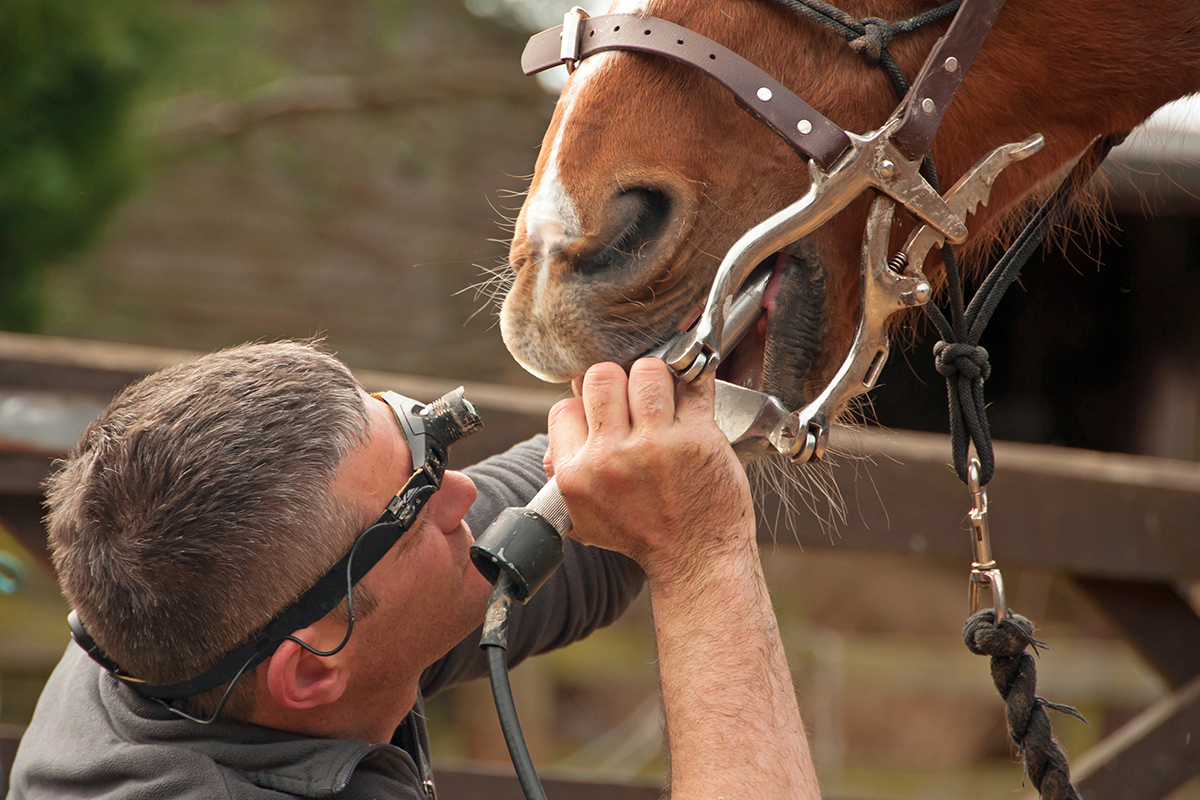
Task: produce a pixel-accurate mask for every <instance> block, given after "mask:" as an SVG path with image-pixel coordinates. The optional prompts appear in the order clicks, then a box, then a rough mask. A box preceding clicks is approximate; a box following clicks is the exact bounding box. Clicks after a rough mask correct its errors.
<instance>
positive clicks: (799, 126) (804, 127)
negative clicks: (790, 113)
mask: <svg viewBox="0 0 1200 800" xmlns="http://www.w3.org/2000/svg"><path fill="white" fill-rule="evenodd" d="M796 130H798V131H800V132H801V133H803V134H806V135H807V134H810V133H812V123H811V122H809V121H808V120H806V119H802V120H800V121H799V122H797V123H796Z"/></svg>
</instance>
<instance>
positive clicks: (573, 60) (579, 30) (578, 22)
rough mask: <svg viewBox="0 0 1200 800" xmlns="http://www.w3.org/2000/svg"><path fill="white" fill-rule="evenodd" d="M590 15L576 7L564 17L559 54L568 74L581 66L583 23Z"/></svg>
mask: <svg viewBox="0 0 1200 800" xmlns="http://www.w3.org/2000/svg"><path fill="white" fill-rule="evenodd" d="M588 18H589V17H588V13H587V12H586V11H584V10H583V9H582V8H580V7H579V6H575V7H574V8H572V9H571V10H570V11H568V12H567V13H566V14H564V15H563V26H562V49H561V50H560V51H559V54H560V55H561V57H562V62H563V64H565V65H566V67H567V72H568V73H572V72H574V71H575V67H576V66H578V65H579V48H580V46H581V45H582V43H583V21H584V20H585V19H588Z"/></svg>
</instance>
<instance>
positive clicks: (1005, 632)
mask: <svg viewBox="0 0 1200 800" xmlns="http://www.w3.org/2000/svg"><path fill="white" fill-rule="evenodd" d="M962 637H963V644H965V645H966V646H967V649H968V650H970V651H971V652H972V653H974V654H975V655H977V656H1000V657H1008V658H1011V657H1012V656H1015V655H1017V654H1019V653H1021V652H1023V651H1024V650H1025V648H1026V647H1029V646H1030V645H1032V646H1034V647H1035V648H1036V647H1037V646H1038V645H1040V644H1041V642H1039V641H1038V640H1037V639H1034V638H1033V623H1032V622H1030V621H1029V620H1027V619H1025V617H1022V616H1021V615H1020V614H1012V615H1010V616H1008V617H1006V618H1004V619H1002V620H1000V622H999V623H997V622H996V612H995V611H993V610H992V609H990V608H985V609H983V610H982V611H978V612H976V613H974V614H972V615H971V617H970V618H969V619H968V620H967V621H966V622H965V623H963V630H962Z"/></svg>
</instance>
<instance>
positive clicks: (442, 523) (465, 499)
mask: <svg viewBox="0 0 1200 800" xmlns="http://www.w3.org/2000/svg"><path fill="white" fill-rule="evenodd" d="M476 494H478V492H477V491H476V489H475V481H473V480H471V479H470V478H469V477H467V476H466V475H464V474H463V473H461V472H457V471H455V470H447V471H446V474H445V475H443V476H442V488H440V489H438V492H437V494H435V495H434V496H433V497H432V498H431V499H430V501H429V505H430V512H431V513H433V514H434V515H435V516H436V518H437V524H438V528H439V529H440V530H441V531H442V532H443V533H449V532H450V531H452V530H454V529H455V528H457V527H458V523H460V522H462V518H463V516H465V515H466V513H467V509H468V508H470V507H471V504H472V503H474V502H475V496H476Z"/></svg>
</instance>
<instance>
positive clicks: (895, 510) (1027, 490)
mask: <svg viewBox="0 0 1200 800" xmlns="http://www.w3.org/2000/svg"><path fill="white" fill-rule="evenodd" d="M194 355H196V354H195V353H187V352H182V351H169V350H160V349H157V348H148V347H132V346H127V345H113V344H107V343H100V342H82V341H76V340H69V339H54V338H49V337H37V336H23V335H18V334H0V388H7V387H10V386H11V387H15V388H26V389H32V390H50V391H55V390H57V391H63V392H71V391H76V390H79V391H84V390H85V389H86V391H88V392H92V393H102V392H108V393H109V394H111V393H112V392H113V391H116V389H117V388H119V387H120V386H121V385H123V384H124V383H126V382H128V381H129V380H132V379H134V378H136V377H140V376H141V375H144V374H146V373H148V372H150V371H153V370H155V369H159V368H161V367H163V366H166V365H167V364H171V363H176V362H178V361H180V360H183V359H185V358H188V357H191V356H194ZM356 374H357V375H358V377H359V379H360V381H361V382H362V383H363V384H364V385H365V386H366V387H367V388H370V389H382V388H391V389H396V390H397V391H400V392H403V393H405V394H409V395H411V396H414V397H420V398H431V399H432V398H433V397H436V396H438V395H440V394H442V393H444V392H446V391H449V390H450V389H452V388H454V387H455V386H456V385H457V383H458V382H456V381H449V380H438V379H430V378H421V377H415V376H405V375H394V374H389V373H383V372H373V371H366V370H358V371H356ZM6 382H7V383H6ZM467 396H468V397H470V398H472V400H473V402H475V403H476V405H477V406H478V407H479V408H480V410H481V412H482V413H483V415H484V419H485V421H486V427H485V428H484V429H483V431H482V432H481V433H479V434H478V435H476V436H474V437H472V438H470V439H468V440H466V441H464V442H462V443H461V444H460V445H459V446H457V447H456V448H455V452H454V456H453V462H454V464H456V465H462V464H467V463H471V462H472V461H475V460H478V459H480V458H482V457H484V456H486V455H490V454H492V453H496V452H500V451H501V450H503V449H504V448H505V447H507V446H509V445H511V444H513V443H515V442H517V441H520V440H522V439H524V438H526V437H528V436H530V435H532V434H534V433H537V432H540V431H544V430H545V420H546V413H547V411H548V410H549V408H550V406H551V405H552V404H553V402H554V401H555V400H556V399H557V398H559V397H561V396H562V391H561V390H552V389H547V390H529V389H515V388H511V387H503V386H490V385H487V384H477V383H471V382H468V383H467ZM835 434H836V435H835V437H834V441H833V445H832V448H831V450H832V451H834V452H840V453H842V454H843V455H842V456H840V457H835V459H836V460H838V461H840V465H839V466H836V467H834V468H833V473H832V474H833V475H834V477H835V479H836V480H837V482H838V485H839V486H840V487H841V492H842V494H843V495H844V496H845V498H846V505H847V509H846V520H845V522H844V523H839V524H838V525H837V526H836V528H834V529H830V528H829V527H823V526H821V525H820V524H818V523H817V522H816V521H814V520H813V519H812V516H811V515H805V516H803V517H799V518H798V521H797V523H796V524H795V525H789V524H787V523H788V520H787V515H781V514H779V513H778V510H779V508H780V503H779V500H778V498H776V497H767V499H766V500H765V502H764V508H763V513H762V514H761V515H760V518H761V520H762V521H763V523H762V525H761V526H760V529H761V532H762V535H763V536H764V537H765V538H770V539H774V540H776V541H778V542H780V543H784V544H787V543H792V542H795V543H799V544H800V545H802V546H804V547H831V546H836V547H844V548H848V549H851V550H877V551H884V552H893V553H901V554H907V555H916V556H922V557H939V558H947V559H957V560H960V561H962V562H963V564H964V574H965V570H966V565H969V563H970V560H971V548H970V538H969V535H968V532H967V531H968V526H967V524H966V512H967V509H968V498H967V493H966V490H965V488H964V487H963V486H962V485H961V484H960V483H959V482H958V481H957V479H956V478H955V477H954V475H953V473H952V472H951V471H950V469H949V468H948V466H947V462H948V461H949V457H950V446H949V442H948V438H947V437H946V436H943V435H937V434H928V433H912V432H892V433H887V434H884V433H879V432H870V431H849V432H847V431H843V430H837V431H835ZM2 449H3V448H2V447H0V450H2ZM996 462H997V471H996V477H995V478H994V479H993V481H992V483H991V485H990V486H989V487H988V488H989V493H990V496H991V497H990V500H991V508H990V515H991V527H992V545H993V549H994V551H995V555H996V557H997V559H998V560H999V562H1000V567H1001V569H1003V568H1004V566H1005V565H1007V564H1013V565H1017V564H1024V565H1039V566H1042V567H1049V568H1052V569H1062V570H1065V571H1068V572H1071V573H1073V574H1082V575H1093V576H1101V577H1110V578H1128V579H1133V580H1166V581H1182V580H1197V579H1200V537H1197V536H1195V535H1194V534H1193V525H1194V521H1195V520H1196V519H1200V464H1195V463H1191V462H1181V461H1171V460H1167V459H1154V458H1147V457H1142V456H1128V455H1119V454H1110V453H1095V452H1090V451H1079V450H1066V449H1064V448H1055V447H1048V446H1041V445H1026V444H1014V443H1008V442H998V443H997V444H996ZM12 463H13V464H15V463H16V462H12ZM10 467H11V469H16V467H12V466H11V465H9V466H8V467H6V465H5V464H4V463H3V462H0V484H3V485H5V486H9V484H11V483H12V482H14V481H16V482H17V483H20V484H21V487H22V488H20V489H18V488H17V487H15V486H9V488H8V489H7V491H10V492H12V491H24V492H27V493H33V492H36V491H38V490H37V484H38V483H39V482H40V480H41V477H40V476H32V475H30V474H28V473H27V472H22V473H21V474H20V475H17V474H16V473H13V472H11V471H7V470H9V469H10ZM21 469H22V470H24V467H21ZM6 471H7V474H6ZM6 481H7V482H8V483H5V482H6ZM776 520H783V523H782V524H781V523H778V522H777V521H776Z"/></svg>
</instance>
